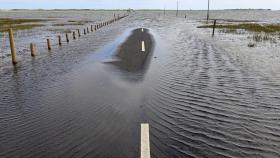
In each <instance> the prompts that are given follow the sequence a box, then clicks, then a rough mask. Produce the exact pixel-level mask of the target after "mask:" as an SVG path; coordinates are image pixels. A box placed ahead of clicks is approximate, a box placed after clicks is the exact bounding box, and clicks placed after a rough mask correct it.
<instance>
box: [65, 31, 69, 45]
mask: <svg viewBox="0 0 280 158" xmlns="http://www.w3.org/2000/svg"><path fill="white" fill-rule="evenodd" d="M66 42H67V43H69V38H68V34H67V33H66Z"/></svg>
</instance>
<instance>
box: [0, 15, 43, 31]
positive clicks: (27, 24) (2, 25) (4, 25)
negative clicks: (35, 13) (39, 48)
mask: <svg viewBox="0 0 280 158" xmlns="http://www.w3.org/2000/svg"><path fill="white" fill-rule="evenodd" d="M44 21H48V20H45V19H13V18H0V32H5V31H7V30H8V29H9V28H13V29H14V30H28V29H32V28H33V27H40V26H44V25H43V24H36V23H39V22H44Z"/></svg>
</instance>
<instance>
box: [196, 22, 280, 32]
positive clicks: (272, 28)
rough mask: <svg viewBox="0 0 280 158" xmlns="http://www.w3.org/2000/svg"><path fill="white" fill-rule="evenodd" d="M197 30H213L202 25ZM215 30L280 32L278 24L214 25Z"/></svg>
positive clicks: (210, 26)
mask: <svg viewBox="0 0 280 158" xmlns="http://www.w3.org/2000/svg"><path fill="white" fill-rule="evenodd" d="M198 28H213V25H202V26H198ZM216 28H220V29H228V30H231V32H232V31H237V30H240V29H243V30H246V31H250V32H265V33H273V32H280V24H264V25H261V24H257V23H242V24H220V25H216Z"/></svg>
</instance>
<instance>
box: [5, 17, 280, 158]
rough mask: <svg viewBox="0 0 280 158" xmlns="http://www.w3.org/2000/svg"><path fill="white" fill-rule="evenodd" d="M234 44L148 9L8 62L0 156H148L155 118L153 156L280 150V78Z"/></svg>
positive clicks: (251, 156) (247, 155)
mask: <svg viewBox="0 0 280 158" xmlns="http://www.w3.org/2000/svg"><path fill="white" fill-rule="evenodd" d="M124 24H125V25H124ZM139 26H143V27H144V28H145V29H144V32H142V29H141V27H139ZM139 28H140V29H139ZM101 35H102V36H101ZM100 37H104V38H100ZM142 41H144V45H145V51H143V47H142ZM231 44H232V43H226V42H225V43H224V44H221V43H220V41H219V40H218V39H216V38H214V39H213V38H211V36H208V34H207V35H205V34H203V33H201V32H199V31H197V30H196V28H195V27H194V26H193V23H186V21H184V20H182V19H181V18H175V17H164V16H159V15H158V14H154V13H145V14H144V13H143V14H139V15H137V14H135V15H131V16H129V17H128V18H127V19H125V20H123V21H122V22H120V23H118V24H116V25H115V26H110V27H108V28H104V29H101V31H100V32H96V33H95V34H92V35H89V36H87V37H85V38H84V39H77V40H76V43H72V45H73V46H69V47H65V48H63V49H61V48H53V49H52V52H50V53H49V54H48V55H46V56H43V57H41V58H37V59H36V60H34V61H28V62H22V63H20V64H18V66H17V67H15V68H13V67H4V68H1V78H0V85H1V87H0V91H1V93H0V99H1V102H0V142H1V143H0V157H5V158H17V157H18V158H25V157H26V158H29V157H46V158H49V157H62V158H69V157H77V158H81V157H96V158H99V157H100V158H104V157H112V158H114V157H119V158H124V157H128V158H132V157H133V158H134V157H140V149H141V148H140V143H141V142H140V137H141V133H140V131H141V128H140V124H141V123H149V125H150V126H149V131H150V136H149V139H150V141H151V144H150V150H151V157H152V158H170V157H176V158H177V157H178V158H185V157H195V158H204V157H215V158H220V157H229V158H233V157H241V158H255V157H260V158H266V157H269V158H274V157H275V158H278V157H280V151H279V148H280V135H279V133H280V122H279V118H280V107H279V103H280V95H279V94H280V82H279V81H280V80H279V78H277V77H276V76H274V75H273V74H266V75H265V76H263V75H261V74H260V73H259V71H258V70H257V69H255V65H249V64H248V62H249V61H246V60H245V59H241V58H238V57H235V56H233V54H234V53H240V54H242V53H243V52H242V51H241V52H238V50H237V49H235V50H232V49H229V47H230V46H231ZM146 138H147V137H146Z"/></svg>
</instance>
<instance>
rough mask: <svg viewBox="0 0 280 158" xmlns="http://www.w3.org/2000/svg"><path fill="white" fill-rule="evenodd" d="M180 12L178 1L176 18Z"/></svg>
mask: <svg viewBox="0 0 280 158" xmlns="http://www.w3.org/2000/svg"><path fill="white" fill-rule="evenodd" d="M178 11H179V0H177V11H176V16H178Z"/></svg>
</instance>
